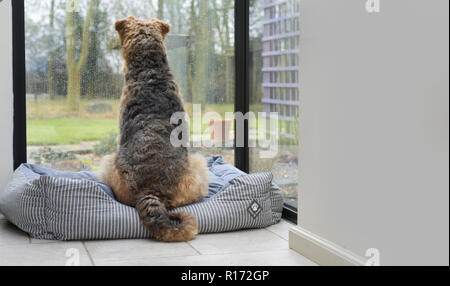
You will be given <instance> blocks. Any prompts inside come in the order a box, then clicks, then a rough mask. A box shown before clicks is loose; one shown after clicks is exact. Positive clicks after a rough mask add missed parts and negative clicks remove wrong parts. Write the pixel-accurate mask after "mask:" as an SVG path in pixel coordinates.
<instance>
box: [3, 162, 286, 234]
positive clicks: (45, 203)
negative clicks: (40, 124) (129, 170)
mask: <svg viewBox="0 0 450 286" xmlns="http://www.w3.org/2000/svg"><path fill="white" fill-rule="evenodd" d="M207 162H208V166H209V168H210V175H211V182H210V184H209V194H208V196H207V197H205V198H203V199H202V200H201V201H199V202H197V203H194V204H191V205H187V206H183V207H180V208H177V209H174V210H172V211H177V210H184V211H187V212H190V213H192V214H194V215H195V216H196V217H197V220H198V225H199V232H200V233H212V232H225V231H234V230H241V229H248V228H263V227H267V226H269V225H272V224H275V223H278V222H279V221H280V219H281V212H282V210H283V197H282V193H281V190H280V189H279V188H278V187H277V186H276V185H274V184H273V183H272V179H273V175H272V174H271V173H257V174H252V175H248V174H245V173H243V172H241V171H240V170H238V169H237V168H235V167H234V166H232V165H231V164H227V163H225V162H224V161H223V160H222V158H221V157H209V158H207ZM94 174H95V173H92V172H78V173H75V172H60V171H55V170H51V169H48V168H44V167H41V166H37V165H31V164H23V165H21V166H20V167H19V168H18V169H17V170H16V171H15V172H14V174H13V176H12V178H11V180H10V182H9V183H8V185H7V186H6V188H5V189H4V190H3V191H2V192H1V193H0V212H1V213H2V214H3V215H4V216H5V217H6V218H7V219H8V220H9V221H10V222H11V223H13V224H15V225H16V226H17V227H19V228H20V229H22V230H23V231H25V232H27V233H29V234H30V236H31V237H33V238H36V239H47V240H98V239H132V238H149V237H150V234H149V233H148V231H147V230H146V229H145V228H144V227H143V226H141V224H140V220H139V216H138V214H137V212H136V210H135V208H133V207H129V206H126V205H123V204H121V203H120V202H118V201H117V200H116V199H115V198H114V193H113V192H112V190H111V189H110V188H109V187H108V186H107V185H105V184H102V183H101V182H99V181H98V180H97V179H96V177H95V175H94Z"/></svg>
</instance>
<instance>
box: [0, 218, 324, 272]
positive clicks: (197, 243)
mask: <svg viewBox="0 0 450 286" xmlns="http://www.w3.org/2000/svg"><path fill="white" fill-rule="evenodd" d="M292 226H293V225H292V224H290V223H289V222H286V221H281V222H280V223H279V224H277V225H274V226H271V227H268V228H266V229H259V230H248V231H239V232H230V233H221V234H204V235H199V236H198V237H197V238H196V239H195V240H193V241H190V242H188V243H163V242H157V241H154V240H112V241H82V242H57V241H41V240H35V239H31V238H30V237H29V236H28V235H27V234H25V233H23V232H21V231H20V230H18V229H17V228H16V227H14V226H13V225H11V224H10V223H8V222H7V221H6V220H5V219H4V217H2V216H0V266H2V265H66V264H67V263H68V262H69V263H70V262H71V261H79V262H80V264H81V265H186V266H194V265H225V266H230V265H243V266H245V265H258V266H259V265H264V266H265V265H295V266H301V265H308V266H310V265H315V264H314V263H313V262H311V261H310V260H308V259H306V258H304V257H303V256H301V255H299V254H298V253H296V252H294V251H292V250H290V249H289V247H288V241H287V236H288V230H289V228H290V227H292ZM77 257H79V260H76V259H77Z"/></svg>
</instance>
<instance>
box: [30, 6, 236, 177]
mask: <svg viewBox="0 0 450 286" xmlns="http://www.w3.org/2000/svg"><path fill="white" fill-rule="evenodd" d="M130 15H133V16H135V17H137V18H160V19H163V20H165V21H167V22H169V23H170V24H171V33H170V34H169V36H168V38H167V52H168V57H169V63H170V65H171V68H172V71H173V73H174V75H175V78H176V80H177V82H178V84H179V86H180V89H181V92H182V94H183V96H184V101H185V105H186V109H187V112H188V114H189V116H190V117H191V119H192V112H193V110H194V107H193V105H194V104H201V111H202V112H203V113H205V112H209V111H214V112H217V113H218V114H220V115H221V116H222V118H224V113H225V112H233V111H234V1H233V0H188V1H185V0H153V1H152V0H90V1H89V0H78V1H77V0H67V1H65V0H64V1H62V0H25V18H26V20H25V21H26V23H25V25H26V27H25V29H26V31H25V32H26V68H27V75H26V82H27V86H26V88H27V137H28V138H27V141H28V142H27V143H28V161H29V162H30V163H35V164H41V165H44V166H46V167H51V168H56V169H60V170H73V171H78V170H96V169H97V168H98V165H99V161H100V159H101V157H102V156H103V155H105V154H107V153H111V152H113V151H114V150H115V146H116V136H117V134H118V120H117V117H118V105H119V98H120V95H121V90H122V86H123V81H124V78H123V74H122V72H121V68H122V64H123V60H122V57H121V54H120V50H119V49H118V48H119V47H118V45H117V44H118V42H117V38H116V31H115V30H114V22H115V21H116V20H118V19H121V18H124V17H127V16H130ZM200 124H201V125H200V129H201V131H204V133H205V134H206V137H208V136H210V137H211V138H213V134H209V133H213V131H214V126H216V125H224V126H225V127H227V128H226V130H227V131H229V133H227V136H226V137H225V139H226V140H229V141H232V140H233V139H234V133H233V128H232V126H229V125H230V124H229V122H225V123H223V124H213V125H212V127H213V128H209V130H208V127H209V122H202V123H200ZM192 128H193V126H192V124H191V129H192ZM208 132H209V133H208ZM204 137H205V136H204ZM221 137H222V139H223V140H225V139H224V136H221ZM214 138H215V137H214ZM201 139H202V137H201V136H200V135H195V134H194V135H193V136H191V141H194V143H195V141H198V140H201ZM219 139H220V138H219ZM215 140H217V138H216V139H215ZM203 145H204V144H203ZM223 145H224V146H225V144H223ZM194 149H195V150H194V151H196V152H202V153H203V154H205V155H217V154H218V155H223V156H224V158H225V160H226V161H228V162H231V163H233V162H234V150H233V148H232V147H230V148H225V147H215V148H205V147H201V148H194Z"/></svg>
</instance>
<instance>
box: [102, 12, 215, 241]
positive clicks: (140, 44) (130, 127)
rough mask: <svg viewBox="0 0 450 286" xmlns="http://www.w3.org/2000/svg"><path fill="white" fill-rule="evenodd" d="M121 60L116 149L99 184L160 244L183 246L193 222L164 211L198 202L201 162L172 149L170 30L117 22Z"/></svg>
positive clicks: (177, 103) (176, 98)
mask: <svg viewBox="0 0 450 286" xmlns="http://www.w3.org/2000/svg"><path fill="white" fill-rule="evenodd" d="M115 28H116V30H117V32H118V33H119V36H120V41H121V46H122V55H123V58H124V60H125V65H124V72H125V73H126V77H125V86H124V89H123V94H122V97H121V101H120V116H119V125H120V136H119V139H118V148H117V151H116V152H115V153H114V154H112V155H108V156H106V157H105V158H103V161H102V166H101V169H100V171H99V172H98V177H99V179H100V180H101V181H102V182H104V183H105V184H107V185H109V186H111V187H112V189H113V191H114V194H115V196H116V198H117V199H118V200H119V201H120V202H122V203H124V204H126V205H129V206H134V207H136V209H137V211H138V213H139V216H140V218H141V222H142V224H143V225H144V226H145V227H146V228H147V229H148V230H149V231H150V233H151V235H152V237H154V238H156V239H158V240H162V241H187V240H191V239H193V238H194V237H195V235H196V234H197V232H198V227H197V220H196V218H195V217H194V216H193V215H192V214H189V213H186V212H174V213H170V214H169V213H168V211H167V210H168V209H171V208H175V207H178V206H182V205H186V204H190V203H193V202H196V201H198V200H200V199H201V198H202V197H204V196H206V194H207V192H208V180H209V175H208V169H207V166H206V161H205V158H204V157H203V156H201V155H192V154H189V153H188V150H187V148H186V147H174V146H173V145H172V144H171V141H170V136H171V133H172V131H173V130H174V129H175V128H177V125H174V124H171V122H170V118H171V117H172V115H173V114H174V113H176V112H184V106H183V100H182V96H181V94H180V92H179V90H178V85H177V83H176V82H175V80H174V77H173V75H172V72H171V70H170V67H169V64H168V61H167V53H166V48H165V38H166V35H167V33H168V32H169V30H170V26H169V24H167V23H164V22H162V21H160V20H157V19H152V20H139V19H136V18H134V17H128V18H125V19H123V20H120V21H117V22H116V24H115Z"/></svg>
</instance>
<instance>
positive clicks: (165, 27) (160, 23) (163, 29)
mask: <svg viewBox="0 0 450 286" xmlns="http://www.w3.org/2000/svg"><path fill="white" fill-rule="evenodd" d="M152 20H153V21H154V23H155V24H156V25H157V26H158V28H159V29H160V30H161V34H162V35H163V37H164V38H165V37H166V35H167V34H168V33H169V32H170V25H169V24H168V23H166V22H163V21H161V20H158V19H152Z"/></svg>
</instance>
